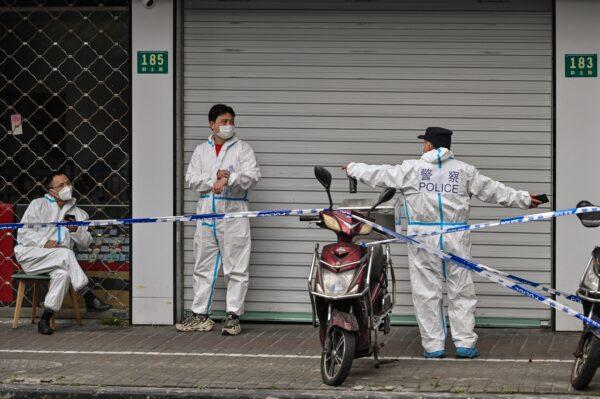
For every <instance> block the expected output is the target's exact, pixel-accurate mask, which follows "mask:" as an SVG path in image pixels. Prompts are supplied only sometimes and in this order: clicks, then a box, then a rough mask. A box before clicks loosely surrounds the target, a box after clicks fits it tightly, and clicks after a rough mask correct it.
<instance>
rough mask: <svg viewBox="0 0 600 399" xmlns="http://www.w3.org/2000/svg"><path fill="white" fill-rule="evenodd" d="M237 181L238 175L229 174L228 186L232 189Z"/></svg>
mask: <svg viewBox="0 0 600 399" xmlns="http://www.w3.org/2000/svg"><path fill="white" fill-rule="evenodd" d="M237 179H238V174H237V173H235V172H231V173H230V174H229V178H228V179H227V185H228V186H230V187H231V186H233V185H234V184H235V182H236V181H237Z"/></svg>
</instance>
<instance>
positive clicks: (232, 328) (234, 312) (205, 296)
mask: <svg viewBox="0 0 600 399" xmlns="http://www.w3.org/2000/svg"><path fill="white" fill-rule="evenodd" d="M208 122H209V127H210V129H211V130H212V134H211V135H210V136H209V137H208V141H206V142H204V143H202V144H200V145H199V146H198V147H196V149H195V151H194V154H193V155H192V159H191V160H190V164H189V166H188V169H187V173H186V175H185V181H186V184H187V186H188V187H189V188H191V189H192V190H194V191H195V192H197V193H199V197H200V198H199V199H198V205H197V208H196V210H197V213H198V214H203V213H230V212H241V211H247V210H248V190H249V189H250V188H252V187H253V186H254V185H255V184H256V183H257V182H258V180H259V179H260V170H259V168H258V165H257V163H256V157H255V156H254V151H253V150H252V148H251V147H250V145H248V144H247V143H246V142H244V141H242V140H240V139H238V138H237V137H236V136H235V112H234V111H233V109H232V108H231V107H229V106H226V105H223V104H217V105H214V106H213V107H212V108H211V109H210V111H209V113H208ZM250 248H251V243H250V221H249V220H248V219H247V218H236V219H227V220H205V221H198V225H197V228H196V234H195V236H194V252H195V255H196V263H195V265H194V283H193V288H194V301H193V302H192V306H191V310H192V314H191V315H190V316H188V317H187V318H186V319H185V320H184V321H183V322H182V323H178V324H177V325H176V326H175V327H176V328H177V330H179V331H211V330H212V328H213V326H214V322H213V321H212V320H211V319H210V314H211V310H212V305H213V302H214V291H215V282H216V280H217V276H218V274H219V268H220V267H221V265H222V266H223V275H224V277H225V285H226V288H227V295H226V311H227V315H226V317H225V318H224V319H223V322H222V324H223V325H222V329H221V333H222V334H223V335H237V334H239V333H240V332H241V331H242V328H241V325H240V321H239V316H241V315H242V314H243V313H244V301H245V298H246V293H247V291H248V281H249V278H250V274H249V272H248V267H249V264H250Z"/></svg>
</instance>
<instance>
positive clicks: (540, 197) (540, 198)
mask: <svg viewBox="0 0 600 399" xmlns="http://www.w3.org/2000/svg"><path fill="white" fill-rule="evenodd" d="M533 198H535V199H536V200H538V201H540V202H541V203H542V204H545V203H547V202H550V200H549V199H548V196H547V195H546V194H538V195H534V196H533Z"/></svg>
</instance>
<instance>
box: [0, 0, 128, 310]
mask: <svg viewBox="0 0 600 399" xmlns="http://www.w3.org/2000/svg"><path fill="white" fill-rule="evenodd" d="M130 70H131V59H130V9H129V2H128V1H106V2H96V1H68V0H63V1H51V0H48V1H41V0H40V1H3V2H0V206H1V207H2V208H1V209H0V220H1V221H2V222H7V221H11V220H13V219H14V221H18V220H19V218H20V216H21V215H22V214H23V212H24V211H25V209H26V207H27V205H28V204H29V203H30V201H31V200H33V199H35V198H38V197H40V196H42V195H44V193H45V189H44V187H43V185H42V182H43V180H44V178H45V176H46V175H47V174H48V172H49V171H51V170H64V171H65V172H67V174H68V175H70V176H71V178H72V179H73V183H74V186H75V196H76V197H77V198H78V204H79V206H80V207H81V208H82V209H84V210H85V211H87V212H88V213H89V214H90V218H92V219H103V218H120V217H128V216H130V214H131V207H130V203H131V192H130V191H131V190H130V183H131V171H130V153H131V139H130V125H131V124H130V106H129V104H130ZM91 233H92V235H93V237H94V240H95V242H94V244H93V245H92V247H91V248H90V249H89V250H88V251H87V252H83V253H77V257H78V259H79V260H80V263H81V265H82V268H83V269H84V270H85V271H86V273H87V275H88V277H90V280H91V281H92V282H93V283H94V287H95V290H96V293H97V294H98V295H99V296H100V297H102V298H103V299H105V300H107V301H108V302H109V303H111V304H112V305H113V306H115V307H116V308H121V309H128V307H129V292H130V273H129V270H130V256H129V242H130V241H129V240H130V229H129V228H128V227H108V228H103V229H98V228H96V229H92V230H91ZM14 237H15V236H14V235H13V234H10V233H9V234H6V235H3V236H2V237H1V239H0V307H2V306H10V305H11V304H13V303H14V300H15V286H14V284H13V282H12V281H11V275H12V274H13V273H14V272H15V270H17V269H18V265H16V264H15V262H14V258H13V257H12V254H13V245H14V244H15V242H14ZM26 297H27V299H26V301H30V300H31V298H30V295H26ZM26 303H27V302H26Z"/></svg>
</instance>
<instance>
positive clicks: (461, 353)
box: [456, 348, 479, 359]
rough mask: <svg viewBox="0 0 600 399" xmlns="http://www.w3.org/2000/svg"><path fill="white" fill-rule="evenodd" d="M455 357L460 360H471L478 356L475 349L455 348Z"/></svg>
mask: <svg viewBox="0 0 600 399" xmlns="http://www.w3.org/2000/svg"><path fill="white" fill-rule="evenodd" d="M456 356H457V357H459V358H461V359H473V358H474V357H477V356H479V351H478V350H477V348H456Z"/></svg>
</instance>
